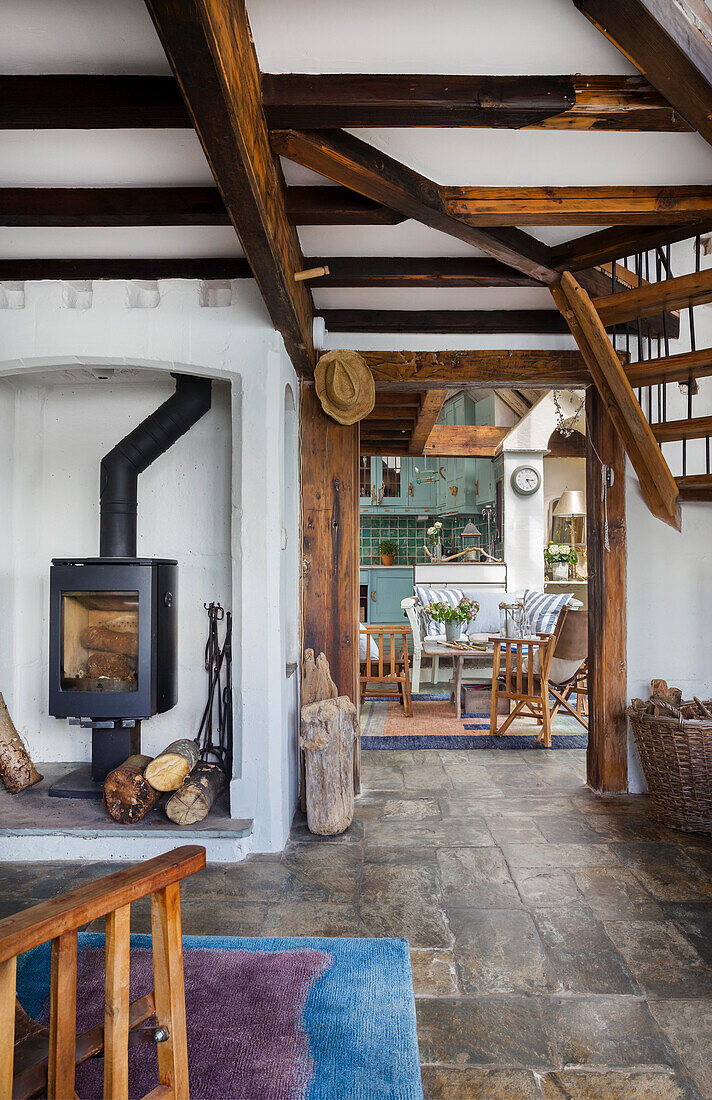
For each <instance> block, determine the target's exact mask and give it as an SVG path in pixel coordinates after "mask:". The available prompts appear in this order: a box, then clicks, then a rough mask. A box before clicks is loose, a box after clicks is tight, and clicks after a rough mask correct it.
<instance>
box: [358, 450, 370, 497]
mask: <svg viewBox="0 0 712 1100" xmlns="http://www.w3.org/2000/svg"><path fill="white" fill-rule="evenodd" d="M358 485H359V496H362V497H370V495H371V459H370V456H369V455H361V460H360V465H359V474H358Z"/></svg>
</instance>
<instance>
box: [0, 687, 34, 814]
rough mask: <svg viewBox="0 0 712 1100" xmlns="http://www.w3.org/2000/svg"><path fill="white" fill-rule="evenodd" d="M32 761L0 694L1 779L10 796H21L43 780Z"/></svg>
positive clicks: (0, 693)
mask: <svg viewBox="0 0 712 1100" xmlns="http://www.w3.org/2000/svg"><path fill="white" fill-rule="evenodd" d="M42 778H43V777H42V776H41V775H40V773H39V772H38V771H37V768H36V767H35V765H34V764H33V763H32V761H31V760H30V755H29V753H28V751H27V749H26V748H25V746H24V745H23V743H22V740H21V738H20V735H19V733H18V732H17V730H16V729H15V723H14V722H13V720H12V718H11V717H10V712H9V710H8V709H7V706H6V704H5V700H4V699H3V697H2V692H0V779H2V781H3V783H4V784H5V786H6V788H7V790H8V791H9V792H10V794H19V793H20V791H24V790H25V789H26V788H27V787H32V786H33V785H34V784H35V783H39V782H41V780H42Z"/></svg>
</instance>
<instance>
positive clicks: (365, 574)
mask: <svg viewBox="0 0 712 1100" xmlns="http://www.w3.org/2000/svg"><path fill="white" fill-rule="evenodd" d="M360 578H361V584H367V585H368V601H367V607H368V611H367V612H366V614H367V621H368V622H369V623H401V622H402V623H403V624H404V625H407V620H406V618H405V615H404V612H403V609H402V607H401V600H403V599H405V597H406V596H412V595H413V569H412V567H410V566H398V565H391V566H382V567H381V568H377V567H376V568H371V569H361V571H360Z"/></svg>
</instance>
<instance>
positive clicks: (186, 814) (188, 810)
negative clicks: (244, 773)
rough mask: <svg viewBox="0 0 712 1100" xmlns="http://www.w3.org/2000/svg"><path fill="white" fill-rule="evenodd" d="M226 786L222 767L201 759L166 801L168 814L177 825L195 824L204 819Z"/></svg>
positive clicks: (225, 777)
mask: <svg viewBox="0 0 712 1100" xmlns="http://www.w3.org/2000/svg"><path fill="white" fill-rule="evenodd" d="M226 786H227V776H226V775H225V772H224V771H223V770H222V768H221V767H220V766H219V765H218V764H210V763H208V761H207V760H201V761H200V763H198V764H196V765H195V767H194V768H193V770H192V771H191V773H190V775H189V776H188V778H187V779H186V781H185V783H184V784H183V786H182V787H181V788H180V790H178V791H176V793H175V794H174V795H171V797H170V798H169V799H168V801H167V802H166V816H167V817H169V818H170V820H171V821H175V823H176V824H177V825H194V824H195V823H196V822H197V821H203V820H204V819H205V818H206V817H207V816H208V814H209V813H210V810H211V808H212V805H213V803H214V802H215V799H216V798H217V797H218V795H219V794H220V793H221V792H222V791H223V790H224V788H225V787H226Z"/></svg>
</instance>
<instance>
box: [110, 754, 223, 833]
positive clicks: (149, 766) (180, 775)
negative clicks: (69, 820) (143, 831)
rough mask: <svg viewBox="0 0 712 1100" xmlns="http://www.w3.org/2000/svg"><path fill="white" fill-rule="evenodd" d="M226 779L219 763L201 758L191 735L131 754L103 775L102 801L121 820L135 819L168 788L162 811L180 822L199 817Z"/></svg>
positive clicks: (207, 810)
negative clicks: (154, 751) (146, 752)
mask: <svg viewBox="0 0 712 1100" xmlns="http://www.w3.org/2000/svg"><path fill="white" fill-rule="evenodd" d="M226 785H227V776H226V775H225V772H224V771H223V769H222V768H221V767H220V766H219V765H218V764H210V763H208V762H207V761H204V760H203V761H201V760H200V753H199V750H198V746H197V744H196V743H195V741H190V740H188V739H187V738H181V739H180V740H178V741H172V742H171V744H170V745H168V746H167V747H166V748H165V749H164V750H163V752H160V753H159V754H158V756H156V757H151V756H130V757H129V758H128V760H125V761H124V763H123V764H121V765H120V766H119V767H118V768H114V770H113V771H112V772H110V773H109V775H107V777H106V779H105V780H104V806H105V807H106V810H107V812H108V813H109V814H110V816H111V817H112V818H113V819H114V821H117V822H119V824H121V825H135V824H137V823H138V822H139V821H142V820H143V818H144V817H145V816H146V814H147V813H149V812H150V811H151V810H152V809H154V807H156V806H157V805H158V803H159V802H160V800H161V798H162V796H163V795H164V794H168V793H170V795H171V797H170V798H169V799H168V801H167V803H166V806H165V811H166V815H167V816H168V817H169V818H170V820H171V821H175V822H176V823H177V824H179V825H194V824H195V823H196V822H198V821H203V820H204V819H205V818H206V817H207V816H208V814H209V813H210V810H211V809H212V807H213V805H214V803H215V801H216V799H217V798H218V796H219V795H220V794H221V793H222V791H223V790H224V789H225V787H226Z"/></svg>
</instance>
